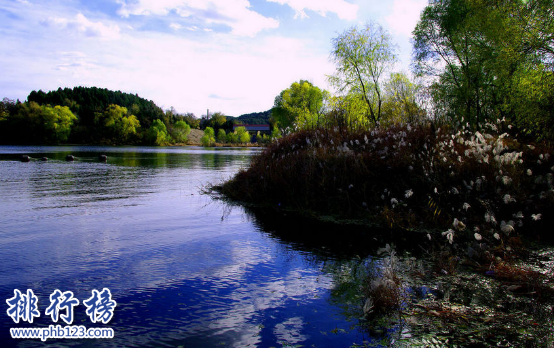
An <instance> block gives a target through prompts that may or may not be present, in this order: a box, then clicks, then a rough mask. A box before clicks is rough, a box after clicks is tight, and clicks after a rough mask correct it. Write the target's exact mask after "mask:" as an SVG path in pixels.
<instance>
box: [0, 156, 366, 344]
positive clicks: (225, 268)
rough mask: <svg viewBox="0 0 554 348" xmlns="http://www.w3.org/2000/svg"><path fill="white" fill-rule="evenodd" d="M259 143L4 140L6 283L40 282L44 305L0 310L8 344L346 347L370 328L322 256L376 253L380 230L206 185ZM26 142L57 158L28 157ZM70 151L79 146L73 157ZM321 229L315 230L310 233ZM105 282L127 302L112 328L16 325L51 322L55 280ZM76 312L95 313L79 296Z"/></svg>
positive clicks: (3, 286)
mask: <svg viewBox="0 0 554 348" xmlns="http://www.w3.org/2000/svg"><path fill="white" fill-rule="evenodd" d="M255 151H256V150H254V151H252V150H248V149H246V150H245V149H237V150H234V149H222V150H212V149H202V148H188V149H181V148H167V149H160V148H99V147H72V148H65V147H63V148H53V147H33V148H31V147H0V191H1V192H2V195H1V196H0V207H1V208H2V210H3V214H1V215H0V262H1V265H2V266H1V268H0V270H1V271H0V297H2V298H4V299H7V298H10V297H12V296H13V290H14V289H22V290H24V289H33V290H34V292H35V294H36V295H37V296H38V297H39V309H40V310H41V315H42V316H41V317H40V318H38V319H37V320H36V321H35V322H34V323H33V324H32V325H25V324H23V325H19V326H18V325H15V324H14V323H13V322H11V321H10V319H9V318H8V317H7V315H1V316H0V325H1V327H2V331H1V332H0V340H1V341H2V342H3V346H17V345H20V346H41V345H43V346H48V345H55V346H95V347H96V346H105V347H116V346H117V347H120V346H134V347H142V346H172V347H174V346H184V347H214V346H220V345H221V346H229V347H245V346H247V345H252V346H258V347H270V346H280V345H285V344H288V345H296V344H302V345H305V346H311V345H315V346H317V347H344V346H348V345H350V344H351V343H352V342H362V341H363V340H365V339H368V337H367V335H365V334H364V333H363V332H359V331H357V330H356V329H354V330H352V329H351V328H350V326H351V325H352V322H351V321H348V320H345V318H344V317H343V316H342V315H341V312H340V308H338V307H337V306H335V305H332V304H331V302H330V300H331V292H330V290H331V289H332V288H333V287H334V286H335V281H334V280H333V274H332V272H329V271H327V270H328V269H331V268H330V267H329V266H328V265H331V264H332V265H340V264H341V263H342V262H344V260H348V259H351V258H352V257H355V256H356V255H358V256H360V257H365V256H366V255H368V252H369V251H368V250H370V249H371V244H372V243H374V242H375V240H374V239H373V237H369V236H368V239H367V240H364V242H363V243H358V244H356V243H354V242H353V241H352V240H350V241H349V240H348V238H339V239H337V238H336V237H335V236H336V235H337V232H340V231H336V230H335V231H334V230H332V229H329V228H328V227H324V226H320V225H317V224H314V223H313V222H309V221H307V220H304V219H300V220H299V219H294V218H291V219H284V218H282V216H280V215H273V214H268V213H259V212H254V211H251V210H245V209H243V208H240V207H232V208H229V206H228V205H227V204H225V203H223V202H221V201H217V200H213V199H212V198H211V197H210V196H207V195H202V194H201V189H202V187H203V186H204V185H206V184H208V183H214V182H218V181H221V180H224V179H226V178H228V177H230V176H231V175H232V174H233V173H235V172H236V171H237V170H239V168H241V167H245V166H247V165H248V162H249V160H250V158H251V156H252V154H253V153H255ZM21 153H26V154H30V155H31V156H32V157H33V158H37V157H41V156H45V155H46V156H47V157H49V158H50V161H48V162H41V161H31V162H29V163H21V162H19V161H18V160H17V155H19V154H21ZM68 153H72V154H74V155H75V156H76V157H77V160H76V161H75V162H66V161H65V160H64V158H65V155H66V154H68ZM100 153H105V154H107V155H108V161H107V163H104V162H99V161H98V159H97V156H98V154H100ZM14 156H15V158H14ZM264 214H265V215H264ZM222 217H223V218H222ZM312 229H315V230H317V231H320V232H321V233H320V234H319V235H320V238H319V239H318V240H315V241H314V240H312V239H311V238H303V237H302V236H303V235H305V234H302V233H301V232H302V231H306V230H312ZM342 232H343V234H344V231H342ZM337 267H338V266H337ZM103 287H108V288H109V289H110V290H111V291H112V295H113V298H114V299H115V300H116V301H117V302H118V306H117V310H116V311H115V313H114V318H113V320H112V321H111V322H110V323H109V324H108V325H107V326H109V327H112V328H113V329H114V330H115V338H114V339H112V340H64V341H62V340H52V341H47V342H46V343H42V342H40V341H39V340H25V341H15V340H12V339H11V338H10V337H9V336H8V331H7V328H9V327H14V326H15V327H25V326H30V327H37V326H43V327H45V326H48V325H50V324H52V321H51V320H50V318H48V317H45V316H44V310H45V308H46V306H47V304H48V297H49V294H50V293H52V292H53V291H54V290H55V289H61V290H63V291H67V290H71V291H73V292H74V294H75V296H76V297H77V298H78V299H80V300H81V301H82V300H83V299H86V298H88V297H90V292H91V290H92V289H101V288H103ZM74 324H82V325H86V326H88V327H92V326H93V324H92V323H91V322H90V321H89V320H88V318H87V317H86V315H85V313H84V306H82V305H81V306H78V307H76V310H75V322H74ZM4 343H5V344H4Z"/></svg>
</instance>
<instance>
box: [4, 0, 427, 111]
mask: <svg viewBox="0 0 554 348" xmlns="http://www.w3.org/2000/svg"><path fill="white" fill-rule="evenodd" d="M426 4H427V0H390V1H386V0H382V1H374V0H211V1H206V0H94V1H86V0H53V1H39V0H10V1H6V0H0V45H1V47H2V53H1V54H0V69H1V70H0V72H1V73H0V98H3V97H8V98H10V99H20V100H22V101H23V100H25V99H26V98H27V96H28V94H29V92H31V91H32V90H39V89H42V90H43V91H49V90H53V89H57V88H58V87H62V88H64V87H74V86H96V87H103V88H109V89H112V90H121V91H123V92H129V93H137V94H138V95H139V96H141V97H143V98H146V99H150V100H153V101H154V102H155V103H156V104H158V105H159V106H161V107H163V108H164V109H167V108H169V107H171V106H173V107H175V109H176V110H177V111H178V112H193V113H195V114H196V116H198V117H200V116H201V115H202V114H205V113H206V109H210V111H211V112H213V111H221V112H223V113H225V114H227V115H232V116H238V115H240V114H243V113H248V112H257V111H264V110H267V109H269V108H271V107H272V105H273V101H274V99H275V96H276V95H277V94H279V93H280V92H281V91H282V90H283V89H285V88H287V87H288V86H290V84H291V83H292V82H294V81H298V80H300V79H305V80H309V81H311V82H312V83H314V84H315V85H317V86H319V87H321V88H326V89H329V88H330V87H329V86H328V84H327V80H326V75H329V74H332V73H333V72H334V66H333V64H332V63H331V62H330V60H329V57H330V51H331V40H332V39H333V38H334V37H336V36H337V35H338V34H339V33H341V32H343V31H344V30H346V29H348V28H350V27H352V26H355V25H358V26H362V25H363V24H364V23H366V22H367V21H375V22H377V23H379V24H381V25H382V26H383V27H384V28H385V29H387V30H388V31H389V32H390V33H391V34H392V36H393V40H394V42H395V43H396V44H397V45H398V54H399V58H400V61H399V63H398V66H397V69H398V70H404V71H409V64H410V59H411V44H410V38H411V32H412V30H413V29H414V27H415V24H416V23H417V20H418V18H419V14H420V12H421V10H423V8H424V7H425V5H426Z"/></svg>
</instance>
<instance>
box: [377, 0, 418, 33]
mask: <svg viewBox="0 0 554 348" xmlns="http://www.w3.org/2000/svg"><path fill="white" fill-rule="evenodd" d="M427 4H428V1H427V0H394V3H393V5H392V13H391V14H390V15H388V16H386V17H385V21H386V22H387V23H388V25H389V27H390V28H391V29H392V30H393V31H394V32H395V33H397V34H400V35H405V36H407V37H411V36H412V31H413V30H414V29H415V26H416V24H417V22H418V21H419V17H420V15H421V11H423V9H424V8H425V6H427Z"/></svg>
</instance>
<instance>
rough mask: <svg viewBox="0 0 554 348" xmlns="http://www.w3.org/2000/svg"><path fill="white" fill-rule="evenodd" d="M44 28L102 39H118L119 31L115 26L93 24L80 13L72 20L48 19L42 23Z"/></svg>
mask: <svg viewBox="0 0 554 348" xmlns="http://www.w3.org/2000/svg"><path fill="white" fill-rule="evenodd" d="M42 24H43V25H46V26H54V27H57V28H58V29H63V30H65V29H67V30H69V31H72V32H73V31H76V32H78V33H81V34H83V35H85V36H87V37H100V38H103V39H117V38H119V34H120V29H119V26H117V25H105V24H103V23H101V22H93V21H90V20H89V19H87V18H86V17H85V16H84V15H83V14H82V13H78V14H77V15H76V16H75V17H73V18H64V17H49V18H48V19H46V20H45V21H43V22H42Z"/></svg>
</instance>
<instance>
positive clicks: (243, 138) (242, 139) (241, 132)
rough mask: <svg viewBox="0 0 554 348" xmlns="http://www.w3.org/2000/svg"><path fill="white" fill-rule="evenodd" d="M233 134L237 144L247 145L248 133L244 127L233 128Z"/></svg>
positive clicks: (248, 140)
mask: <svg viewBox="0 0 554 348" xmlns="http://www.w3.org/2000/svg"><path fill="white" fill-rule="evenodd" d="M235 134H236V136H237V140H238V142H239V143H242V144H247V143H249V142H250V133H248V131H247V130H246V128H245V127H237V128H235Z"/></svg>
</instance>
